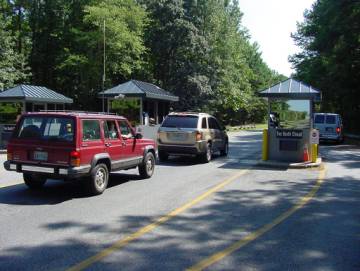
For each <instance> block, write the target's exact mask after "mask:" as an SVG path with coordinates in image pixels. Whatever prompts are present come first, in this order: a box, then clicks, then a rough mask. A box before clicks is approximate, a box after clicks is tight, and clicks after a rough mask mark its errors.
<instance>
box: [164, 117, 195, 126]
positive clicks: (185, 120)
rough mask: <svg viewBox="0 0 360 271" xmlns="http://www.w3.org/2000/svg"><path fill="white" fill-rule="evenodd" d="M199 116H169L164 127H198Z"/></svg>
mask: <svg viewBox="0 0 360 271" xmlns="http://www.w3.org/2000/svg"><path fill="white" fill-rule="evenodd" d="M198 120H199V117H197V116H168V117H167V118H166V119H165V120H164V122H163V124H162V125H161V126H162V127H169V128H170V127H173V128H197V125H198Z"/></svg>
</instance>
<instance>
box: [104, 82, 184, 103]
mask: <svg viewBox="0 0 360 271" xmlns="http://www.w3.org/2000/svg"><path fill="white" fill-rule="evenodd" d="M119 94H121V95H124V96H125V97H145V98H149V99H157V100H165V101H172V102H177V101H179V97H178V96H175V95H173V94H171V93H170V92H168V91H166V90H164V89H162V88H160V87H158V86H156V85H154V84H151V83H146V82H142V81H138V80H130V81H128V82H125V83H123V84H120V85H117V86H116V87H113V88H110V89H108V90H105V91H104V92H100V93H99V97H101V96H102V95H104V96H105V97H115V96H117V95H119Z"/></svg>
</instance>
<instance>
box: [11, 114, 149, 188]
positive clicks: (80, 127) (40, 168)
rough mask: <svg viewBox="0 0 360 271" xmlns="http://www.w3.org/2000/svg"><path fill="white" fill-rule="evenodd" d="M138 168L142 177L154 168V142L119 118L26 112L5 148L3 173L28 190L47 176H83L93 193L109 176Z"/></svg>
mask: <svg viewBox="0 0 360 271" xmlns="http://www.w3.org/2000/svg"><path fill="white" fill-rule="evenodd" d="M137 166H138V167H139V173H140V175H141V176H142V177H143V178H150V177H151V176H152V174H153V172H154V168H155V142H154V141H153V140H150V139H142V136H141V134H135V132H134V130H133V128H132V127H131V125H130V124H129V122H128V121H127V120H126V119H125V118H123V117H120V116H116V115H105V114H96V113H79V112H66V113H64V112H55V113H54V112H51V113H50V112H41V113H26V114H24V115H22V116H21V118H20V119H19V121H18V123H17V125H16V128H15V131H14V133H13V135H12V138H11V139H10V141H9V144H8V148H7V161H6V162H5V163H4V167H5V169H7V170H13V171H17V172H22V173H23V177H24V182H25V184H26V185H27V186H28V187H30V188H40V187H42V186H43V185H44V184H45V182H46V180H47V179H48V178H52V179H64V180H69V179H73V178H79V177H85V178H84V179H86V184H87V186H88V188H89V189H90V192H91V193H92V194H101V193H102V192H103V191H104V190H105V189H106V187H107V184H108V180H109V172H111V171H117V170H122V169H130V168H135V167H137Z"/></svg>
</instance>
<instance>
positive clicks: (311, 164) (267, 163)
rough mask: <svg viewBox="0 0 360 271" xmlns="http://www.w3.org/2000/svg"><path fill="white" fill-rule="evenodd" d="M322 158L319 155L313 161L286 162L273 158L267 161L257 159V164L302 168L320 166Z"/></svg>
mask: <svg viewBox="0 0 360 271" xmlns="http://www.w3.org/2000/svg"><path fill="white" fill-rule="evenodd" d="M321 163H322V159H321V158H320V157H319V158H318V159H317V160H316V162H315V163H312V162H303V163H286V162H278V161H273V160H268V161H259V163H258V165H259V166H264V167H273V168H295V169H303V168H312V167H319V166H321Z"/></svg>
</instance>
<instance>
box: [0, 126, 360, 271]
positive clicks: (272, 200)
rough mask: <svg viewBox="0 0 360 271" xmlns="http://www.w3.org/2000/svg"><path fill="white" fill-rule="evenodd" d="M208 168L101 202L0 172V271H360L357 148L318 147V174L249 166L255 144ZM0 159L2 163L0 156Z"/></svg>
mask: <svg viewBox="0 0 360 271" xmlns="http://www.w3.org/2000/svg"><path fill="white" fill-rule="evenodd" d="M230 141H231V142H230V143H231V144H230V154H229V156H228V157H227V158H222V157H215V159H214V160H213V161H212V162H211V163H209V164H197V163H196V161H195V160H191V159H178V158H177V159H171V160H170V161H169V162H166V163H162V164H160V165H157V168H156V172H155V174H154V176H153V177H152V178H151V179H149V180H141V179H139V177H138V175H137V171H134V170H132V171H127V172H126V171H125V172H120V173H115V174H113V175H112V176H111V183H110V187H109V188H108V189H107V190H106V191H105V193H104V194H103V195H101V196H97V197H88V196H87V195H86V194H85V193H84V191H83V189H82V187H81V186H80V185H79V184H76V183H63V182H59V181H52V182H49V183H47V184H46V186H45V188H44V189H43V190H42V191H35V192H34V191H30V190H28V189H27V188H26V187H25V185H23V184H22V183H21V175H19V174H16V173H8V172H5V171H3V170H2V169H0V223H1V224H0V270H68V269H70V268H71V270H83V269H86V270H185V269H191V268H192V269H193V270H199V269H200V270H201V269H203V268H205V269H206V270H360V262H359V256H360V245H359V244H360V243H359V241H360V208H359V207H360V149H359V147H357V146H354V145H346V144H344V145H331V144H329V145H323V146H321V149H320V150H321V154H322V156H323V158H324V161H325V163H324V167H322V168H320V169H302V170H299V169H273V168H262V167H258V166H256V162H257V161H258V160H259V159H260V151H261V133H259V132H239V133H233V134H231V139H230ZM2 158H3V159H4V156H2Z"/></svg>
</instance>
